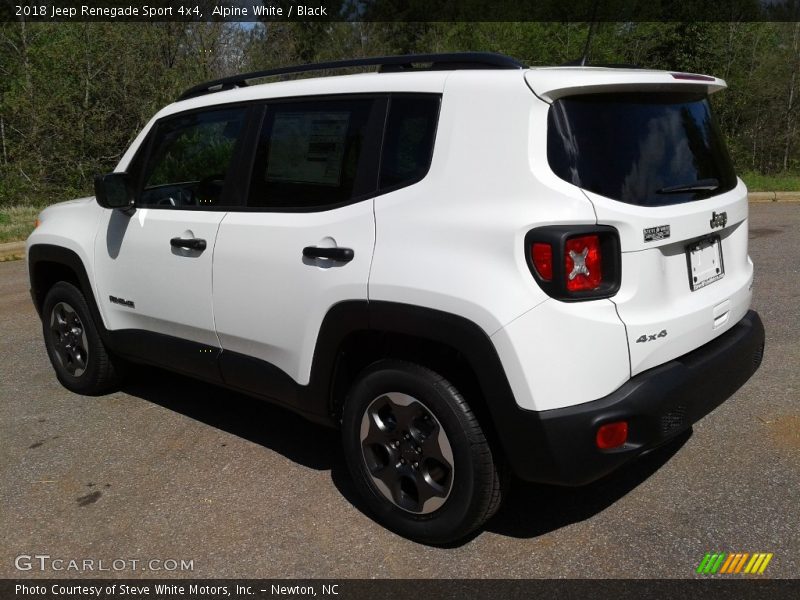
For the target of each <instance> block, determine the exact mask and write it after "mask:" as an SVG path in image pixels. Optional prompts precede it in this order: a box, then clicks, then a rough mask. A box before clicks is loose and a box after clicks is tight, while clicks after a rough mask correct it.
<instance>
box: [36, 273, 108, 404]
mask: <svg viewBox="0 0 800 600" xmlns="http://www.w3.org/2000/svg"><path fill="white" fill-rule="evenodd" d="M42 330H43V334H44V343H45V347H46V348H47V355H48V356H49V357H50V362H51V363H52V365H53V369H55V372H56V376H57V377H58V380H59V381H60V382H61V384H62V385H63V386H64V387H65V388H67V389H68V390H70V391H72V392H75V393H78V394H84V395H89V396H93V395H98V394H103V393H106V392H108V391H110V390H112V389H113V388H114V386H115V385H116V384H117V383H118V379H119V375H118V372H119V365H118V364H117V365H115V364H114V362H113V361H112V358H111V356H110V355H109V353H108V351H107V350H106V348H105V346H104V345H103V341H102V340H101V339H100V335H99V333H98V331H97V327H96V326H95V324H94V321H92V317H91V314H90V312H89V306H88V305H87V304H86V299H85V298H84V297H83V294H82V293H81V291H80V290H79V289H78V288H76V287H75V286H74V285H72V284H71V283H67V282H65V281H59V282H58V283H56V284H55V285H53V287H52V288H50V290H49V291H48V292H47V295H46V296H45V299H44V304H43V307H42Z"/></svg>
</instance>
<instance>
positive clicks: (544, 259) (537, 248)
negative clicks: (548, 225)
mask: <svg viewBox="0 0 800 600" xmlns="http://www.w3.org/2000/svg"><path fill="white" fill-rule="evenodd" d="M531 260H532V261H533V266H534V268H535V269H536V272H537V273H538V274H539V277H541V278H542V279H544V280H545V281H552V280H553V247H552V246H551V245H550V244H544V243H542V242H536V243H535V244H534V245H533V247H532V248H531Z"/></svg>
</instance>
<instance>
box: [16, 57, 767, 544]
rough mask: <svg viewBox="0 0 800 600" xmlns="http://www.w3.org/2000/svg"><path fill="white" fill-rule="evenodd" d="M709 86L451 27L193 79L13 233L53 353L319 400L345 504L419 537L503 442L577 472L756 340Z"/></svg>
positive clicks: (479, 476) (740, 219)
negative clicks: (578, 62)
mask: <svg viewBox="0 0 800 600" xmlns="http://www.w3.org/2000/svg"><path fill="white" fill-rule="evenodd" d="M364 65H380V70H379V72H378V73H362V74H356V75H347V76H339V77H317V78H310V79H302V80H295V81H285V82H278V83H270V84H264V85H247V83H248V81H251V80H254V79H257V78H258V77H264V76H268V75H275V74H281V73H287V72H295V71H297V72H299V71H310V70H314V69H320V68H332V67H346V66H364ZM415 65H416V66H415ZM420 65H421V68H420ZM724 87H725V83H724V82H723V81H721V80H719V79H716V78H714V77H709V76H705V75H694V74H686V73H671V72H663V71H649V70H641V69H621V68H597V67H591V68H590V67H554V68H531V69H529V68H526V67H523V65H521V64H520V63H518V62H516V61H515V60H513V59H510V58H508V57H504V56H499V55H492V54H456V55H425V56H421V55H418V56H406V57H386V58H381V59H368V60H356V61H342V62H338V63H334V64H330V63H329V64H325V65H309V66H305V67H299V68H295V69H278V70H275V71H269V72H260V73H251V74H247V75H243V76H240V77H231V78H227V79H223V80H217V81H214V82H210V83H207V84H203V85H200V86H197V87H195V88H192V89H190V90H188V91H187V92H186V93H185V94H184V95H183V96H182V97H181V98H180V99H179V100H178V101H177V102H175V103H174V104H171V105H169V106H167V107H166V108H164V109H163V110H161V111H160V112H159V113H158V114H157V115H155V117H153V119H152V121H150V123H149V124H148V125H147V126H146V127H145V128H144V130H143V131H142V132H141V133H140V134H139V136H138V137H137V138H136V140H135V141H134V142H133V144H132V145H131V147H130V149H129V150H128V151H127V152H126V153H125V155H124V156H123V157H122V159H121V160H120V162H119V164H118V165H117V168H116V170H115V171H114V172H113V173H111V174H109V175H105V176H104V177H101V178H98V179H97V182H96V199H95V198H85V199H82V200H75V201H72V202H67V203H63V204H57V205H55V206H52V207H50V208H48V209H46V210H45V211H43V212H42V214H41V216H40V222H41V224H40V225H39V227H38V228H37V229H36V230H35V231H34V233H33V234H32V235H31V236H30V238H29V239H28V266H29V271H30V281H31V291H32V296H33V301H34V303H35V305H36V307H37V309H38V310H39V312H40V314H41V317H42V325H43V333H44V338H45V343H46V346H47V352H48V354H49V357H50V360H51V361H52V364H53V367H54V369H55V371H56V374H57V376H58V379H59V380H60V381H61V383H62V384H63V385H64V386H65V387H67V388H68V389H70V390H72V391H74V392H77V393H81V394H99V393H102V392H104V391H106V390H109V389H111V388H112V386H114V384H115V382H116V381H117V377H118V373H119V368H120V365H121V364H122V361H126V362H127V361H132V362H143V363H150V364H153V365H158V366H161V367H166V368H169V369H173V370H175V371H178V372H180V373H184V374H187V375H191V376H193V377H197V378H201V379H203V380H205V381H209V382H211V383H214V384H218V385H221V386H225V387H228V388H231V389H234V390H239V391H242V392H245V393H248V394H252V395H254V396H258V397H261V398H265V399H268V400H270V401H274V402H277V403H280V404H282V405H283V406H286V407H288V408H290V409H292V410H294V411H297V412H298V413H300V414H302V415H305V416H306V417H308V418H310V419H313V420H314V421H317V422H321V423H326V424H329V425H332V426H338V427H341V431H342V441H343V444H344V449H345V454H346V458H347V461H348V463H349V467H350V470H351V472H352V476H353V479H354V481H355V484H356V486H357V488H358V490H359V491H360V493H361V494H362V495H363V497H364V499H365V501H366V502H367V504H368V506H369V507H370V509H371V510H372V511H373V513H374V514H375V515H376V516H377V518H378V519H379V520H380V521H381V522H382V523H384V524H385V525H386V526H388V527H390V528H391V529H393V530H395V531H397V532H399V533H401V534H403V535H405V536H408V537H410V538H413V539H416V540H420V541H423V542H428V543H444V542H449V541H453V540H456V539H459V538H462V537H463V536H465V535H466V534H468V533H469V532H470V531H473V530H474V529H476V528H478V527H479V526H480V525H481V524H482V523H483V522H484V521H485V520H486V519H487V518H489V517H490V516H491V515H492V514H493V513H494V512H495V511H496V510H497V508H498V506H499V504H500V500H501V495H502V491H503V480H504V479H505V478H506V473H508V472H509V469H506V468H505V466H506V465H507V466H509V467H510V471H511V472H513V473H514V474H516V475H517V476H519V477H521V478H523V479H527V480H531V481H540V482H547V483H557V484H566V485H580V484H585V483H588V482H590V481H593V480H595V479H597V478H599V477H601V476H603V475H604V474H606V473H608V472H610V471H611V470H613V469H615V468H617V467H619V466H620V465H622V464H623V463H626V462H627V461H629V460H631V459H633V458H634V457H636V456H638V455H640V454H642V453H643V452H645V451H647V450H649V449H652V448H654V447H655V446H657V445H659V444H661V443H663V442H665V441H666V440H669V439H670V438H673V437H674V436H676V435H677V434H679V433H680V432H682V431H685V430H687V429H688V428H689V427H690V426H691V425H692V423H694V422H695V421H697V420H698V419H700V418H701V417H703V416H704V415H706V414H707V413H708V412H710V411H711V410H713V409H714V408H715V407H716V406H718V405H719V404H720V403H721V402H723V401H724V400H725V399H726V398H728V397H729V396H731V394H733V393H734V391H736V390H737V389H738V388H739V387H740V386H741V385H742V384H743V383H744V382H745V381H747V379H748V378H749V377H750V376H751V375H752V374H753V373H754V372H755V370H756V369H757V368H758V366H759V364H760V361H761V357H762V353H763V347H764V330H763V326H762V324H761V321H760V319H759V317H758V315H757V314H756V313H755V312H753V311H750V310H749V306H750V300H751V288H752V283H753V264H752V262H751V261H750V258H749V257H748V254H747V239H748V235H747V227H748V220H747V210H748V206H747V196H746V189H745V186H744V184H743V183H742V182H741V181H740V180H739V179H737V177H736V175H735V173H734V171H733V168H732V166H731V161H730V159H729V157H728V155H727V152H726V149H725V146H724V143H723V140H722V138H721V136H720V133H719V131H718V129H717V126H716V124H715V122H714V119H713V117H712V114H711V108H710V105H709V98H708V97H709V95H710V94H712V93H715V92H717V91H719V90H721V89H723V88H724Z"/></svg>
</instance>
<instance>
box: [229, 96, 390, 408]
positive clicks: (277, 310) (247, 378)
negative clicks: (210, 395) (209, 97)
mask: <svg viewBox="0 0 800 600" xmlns="http://www.w3.org/2000/svg"><path fill="white" fill-rule="evenodd" d="M386 103H387V101H386V98H383V97H374V96H353V97H342V96H338V97H333V98H328V99H299V100H289V101H282V100H274V101H270V102H269V103H268V104H267V105H266V110H265V114H264V117H263V123H262V125H261V127H260V133H259V136H258V141H257V144H256V149H255V159H254V162H253V167H252V175H251V177H250V184H249V193H248V199H247V207H246V209H244V210H242V211H236V212H230V213H229V214H228V215H227V216H226V217H225V219H224V221H223V222H222V223H221V225H220V229H219V234H218V236H217V245H216V248H215V252H214V314H215V319H216V329H217V334H218V336H219V339H220V343H221V345H222V348H223V354H222V360H221V368H222V372H223V376H224V378H225V380H226V381H227V382H228V383H229V384H231V385H235V386H237V387H239V388H242V389H245V390H248V391H252V392H256V393H260V394H266V395H272V396H275V395H280V396H285V393H284V392H285V388H286V387H287V385H288V387H289V388H291V387H292V385H293V382H294V383H299V384H307V383H308V382H309V377H310V371H311V362H312V359H313V354H314V348H315V345H316V342H317V336H318V334H319V330H320V325H321V324H322V320H323V318H324V317H325V314H326V313H327V312H328V310H329V309H330V308H331V307H332V306H334V305H335V304H337V303H339V302H341V301H344V300H364V301H366V300H367V282H368V278H369V270H370V265H371V263H372V251H373V247H374V244H375V219H374V215H373V202H372V197H373V196H374V194H375V190H376V188H377V179H378V165H379V156H380V144H381V139H382V132H383V123H384V120H385V113H386ZM271 367H274V369H272V368H271ZM266 373H271V374H272V375H274V376H276V377H271V378H269V379H268V378H267V377H266V376H265V374H266ZM270 380H272V383H274V382H275V381H278V382H280V381H283V383H284V384H286V385H283V386H282V387H281V389H280V390H277V391H275V392H274V393H273V392H272V390H271V389H270V387H269V386H270V383H271V382H270Z"/></svg>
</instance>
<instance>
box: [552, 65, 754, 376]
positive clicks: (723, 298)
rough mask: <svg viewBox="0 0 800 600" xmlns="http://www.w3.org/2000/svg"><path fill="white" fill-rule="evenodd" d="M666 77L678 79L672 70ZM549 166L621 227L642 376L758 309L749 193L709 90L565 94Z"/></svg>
mask: <svg viewBox="0 0 800 600" xmlns="http://www.w3.org/2000/svg"><path fill="white" fill-rule="evenodd" d="M665 75H668V74H665ZM548 161H549V163H550V167H551V169H552V170H553V171H554V172H555V173H556V174H557V175H558V176H559V177H561V178H562V179H565V180H567V181H570V182H571V183H574V184H575V185H577V186H578V187H580V188H582V189H583V191H584V193H585V194H586V195H587V197H588V198H589V199H590V200H591V202H592V204H593V205H594V209H595V212H596V214H597V222H598V223H599V224H603V225H612V226H614V227H615V228H617V229H618V231H619V234H620V242H621V246H622V285H621V288H620V290H619V292H618V293H617V294H616V295H615V296H614V297H613V298H612V301H613V302H614V303H615V304H616V306H617V311H618V314H619V316H620V318H621V319H622V321H623V322H624V323H625V326H626V329H627V335H628V344H629V348H630V357H631V371H632V375H635V374H637V373H639V372H641V371H644V370H646V369H648V368H651V367H654V366H656V365H659V364H661V363H663V362H665V361H668V360H670V359H672V358H675V357H677V356H680V355H682V354H685V353H687V352H689V351H691V350H693V349H695V348H697V347H698V346H700V345H702V344H704V343H706V342H708V341H710V340H711V339H713V338H714V337H716V336H718V335H720V334H721V333H723V332H724V331H726V330H727V329H729V328H730V327H732V326H733V325H734V324H735V323H736V322H738V321H739V319H740V318H741V317H742V316H744V314H745V313H746V312H747V309H748V308H749V305H750V294H751V293H750V286H751V282H752V263H751V262H750V260H749V258H748V255H747V210H748V207H747V192H746V189H745V187H744V185H743V184H742V183H741V181H739V180H738V179H737V177H736V175H735V173H734V171H733V167H732V165H731V162H730V158H729V157H728V154H727V151H726V149H725V145H724V141H723V139H722V136H721V134H720V132H719V129H718V128H717V125H716V123H715V121H714V118H713V115H712V111H711V105H710V102H709V99H708V96H707V91H706V89H704V88H699V87H697V86H686V85H682V86H680V87H676V86H673V87H670V86H668V85H661V86H658V87H655V86H654V87H652V88H650V89H648V88H647V87H646V86H644V87H641V88H639V89H634V90H629V89H625V88H622V89H620V90H619V91H615V90H614V88H613V87H610V88H609V87H606V88H604V89H603V90H602V91H600V92H598V93H592V94H585V93H579V94H575V95H569V94H566V95H563V96H561V97H559V98H557V99H555V100H554V101H553V103H552V106H551V108H550V111H549V118H548Z"/></svg>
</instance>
